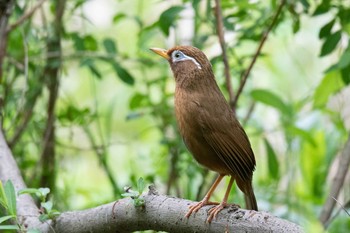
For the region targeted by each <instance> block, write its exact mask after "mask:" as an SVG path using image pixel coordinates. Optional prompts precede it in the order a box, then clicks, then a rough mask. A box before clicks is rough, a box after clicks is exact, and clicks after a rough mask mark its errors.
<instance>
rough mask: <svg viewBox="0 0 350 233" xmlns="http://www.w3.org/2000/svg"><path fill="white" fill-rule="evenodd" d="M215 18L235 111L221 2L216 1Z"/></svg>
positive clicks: (228, 88) (229, 93)
mask: <svg viewBox="0 0 350 233" xmlns="http://www.w3.org/2000/svg"><path fill="white" fill-rule="evenodd" d="M215 18H216V33H217V35H218V37H219V42H220V46H221V51H222V60H223V62H224V66H225V70H224V72H225V79H226V88H227V91H228V95H229V104H230V106H231V107H232V109H233V110H235V108H234V107H235V106H234V105H233V103H234V102H233V101H234V98H235V97H234V93H233V88H232V82H231V75H230V65H229V63H228V59H227V53H226V44H225V36H224V25H223V23H222V21H223V19H222V11H221V0H215Z"/></svg>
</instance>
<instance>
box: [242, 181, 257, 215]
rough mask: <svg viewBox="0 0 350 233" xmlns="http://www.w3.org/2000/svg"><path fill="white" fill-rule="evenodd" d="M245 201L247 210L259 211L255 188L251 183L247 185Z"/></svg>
mask: <svg viewBox="0 0 350 233" xmlns="http://www.w3.org/2000/svg"><path fill="white" fill-rule="evenodd" d="M244 200H245V205H246V208H247V209H248V210H256V211H258V204H257V203H256V199H255V195H254V191H253V186H252V184H251V183H249V185H245V189H244Z"/></svg>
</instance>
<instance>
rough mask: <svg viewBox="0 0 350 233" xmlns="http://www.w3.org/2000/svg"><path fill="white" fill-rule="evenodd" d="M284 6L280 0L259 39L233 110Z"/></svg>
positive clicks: (284, 1)
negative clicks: (268, 24) (270, 20)
mask: <svg viewBox="0 0 350 233" xmlns="http://www.w3.org/2000/svg"><path fill="white" fill-rule="evenodd" d="M285 4H286V0H282V1H281V4H280V5H279V7H278V9H277V11H276V13H275V15H274V16H273V19H272V22H271V24H270V26H269V27H268V28H267V30H266V32H265V33H264V34H263V36H262V38H261V40H260V43H259V46H258V48H257V50H256V52H255V54H254V56H253V59H252V61H251V63H250V65H249V67H248V69H247V70H246V72H245V73H244V75H243V77H242V78H241V82H240V85H239V88H238V90H237V93H236V96H235V98H234V100H233V104H232V106H233V108H236V106H237V101H238V98H239V96H240V95H241V93H242V91H243V88H244V85H245V83H246V81H247V78H248V76H249V74H250V72H251V70H252V68H253V66H254V64H255V62H256V60H257V58H258V56H259V55H260V53H261V49H262V47H263V45H264V44H265V41H266V39H267V37H268V35H269V33H270V32H271V30H272V28H273V27H274V26H275V24H276V23H277V19H278V17H279V15H280V14H281V12H282V8H283V6H284V5H285Z"/></svg>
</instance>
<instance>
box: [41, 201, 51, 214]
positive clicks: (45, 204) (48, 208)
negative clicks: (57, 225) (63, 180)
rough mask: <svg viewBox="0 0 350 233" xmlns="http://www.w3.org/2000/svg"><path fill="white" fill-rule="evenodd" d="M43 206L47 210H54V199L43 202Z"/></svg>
mask: <svg viewBox="0 0 350 233" xmlns="http://www.w3.org/2000/svg"><path fill="white" fill-rule="evenodd" d="M41 206H42V207H43V208H44V209H45V210H46V211H47V212H50V211H51V210H52V206H53V203H52V201H47V202H42V203H41Z"/></svg>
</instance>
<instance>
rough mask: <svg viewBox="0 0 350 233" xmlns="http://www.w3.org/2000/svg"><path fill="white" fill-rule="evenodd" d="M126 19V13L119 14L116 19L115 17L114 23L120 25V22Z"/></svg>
mask: <svg viewBox="0 0 350 233" xmlns="http://www.w3.org/2000/svg"><path fill="white" fill-rule="evenodd" d="M125 17H126V15H125V14H124V13H119V14H116V15H115V16H114V17H113V23H115V24H116V23H118V22H119V21H120V20H122V19H124V18H125Z"/></svg>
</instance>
